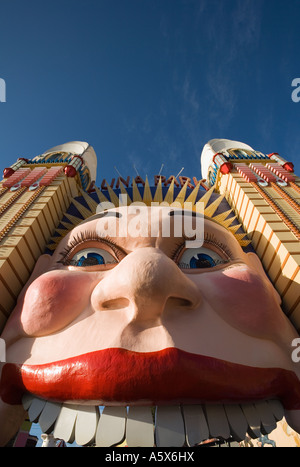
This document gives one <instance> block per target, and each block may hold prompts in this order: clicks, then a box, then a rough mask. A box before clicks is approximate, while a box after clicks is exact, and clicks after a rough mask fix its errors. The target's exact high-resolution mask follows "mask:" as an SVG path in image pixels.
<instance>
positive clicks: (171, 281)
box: [1, 207, 300, 440]
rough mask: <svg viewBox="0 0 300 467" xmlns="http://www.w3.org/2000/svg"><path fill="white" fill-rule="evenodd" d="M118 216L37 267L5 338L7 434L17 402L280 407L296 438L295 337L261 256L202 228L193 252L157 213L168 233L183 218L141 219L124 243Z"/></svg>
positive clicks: (144, 214)
mask: <svg viewBox="0 0 300 467" xmlns="http://www.w3.org/2000/svg"><path fill="white" fill-rule="evenodd" d="M126 209H127V208H126V207H120V208H117V209H112V210H110V211H108V213H107V215H103V214H102V215H96V216H93V217H91V218H89V219H88V220H86V221H84V222H83V223H82V224H80V225H79V226H77V227H76V228H74V229H73V231H72V232H71V233H70V234H69V235H68V236H66V237H65V238H64V239H63V240H62V241H61V243H60V244H59V246H58V247H57V249H56V251H55V253H54V255H53V256H52V257H50V256H48V255H43V256H42V257H40V259H39V260H38V263H37V265H36V268H35V270H34V272H33V274H32V277H31V279H30V281H29V282H28V284H27V285H26V287H25V288H24V290H23V291H22V293H21V295H20V297H19V301H18V303H17V306H16V308H15V309H14V311H13V313H12V315H11V317H10V319H9V321H8V323H7V325H6V327H5V329H4V332H3V334H2V338H3V339H5V341H6V345H7V358H6V360H7V364H5V365H2V367H3V371H2V378H1V398H2V402H1V404H2V406H1V407H2V413H3V414H4V413H8V414H9V413H10V410H13V409H14V414H15V415H11V420H16V421H15V422H13V421H11V422H7V424H6V425H7V426H6V428H5V429H6V431H7V433H10V434H11V431H12V430H13V428H11V427H10V426H11V425H14V423H16V424H17V423H19V419H20V418H21V414H22V413H23V410H22V409H21V406H20V403H21V398H22V395H23V393H24V392H28V393H31V394H33V395H35V396H37V397H38V398H41V399H43V400H48V401H55V402H61V403H68V404H83V403H84V404H86V405H91V406H93V405H106V406H126V405H129V406H131V407H132V406H141V405H142V406H146V405H149V406H152V405H156V406H175V405H177V406H178V405H181V406H182V407H185V406H186V405H188V406H190V405H193V404H194V405H195V407H196V406H197V407H198V406H199V405H200V404H202V407H210V406H212V405H213V406H214V407H215V405H216V404H225V405H226V407H228V406H229V405H230V406H233V405H235V404H236V405H238V404H239V407H243V405H242V404H249V403H250V402H251V403H257V404H258V403H259V402H262V401H263V403H264V404H265V401H268V400H274V399H276V400H280V401H281V403H282V404H283V406H284V408H285V413H286V416H287V418H288V421H289V423H290V424H291V425H292V426H293V427H294V428H295V429H296V430H299V424H298V410H299V409H300V398H299V395H300V383H299V370H298V368H297V365H296V364H295V363H293V361H292V358H291V352H292V347H291V343H292V341H293V339H294V338H296V337H298V334H297V333H296V331H295V330H294V328H293V327H292V325H291V324H290V322H289V321H288V319H287V318H286V316H285V315H284V314H283V312H282V310H281V308H280V299H279V296H278V294H277V292H276V291H275V290H274V288H273V286H272V284H271V283H270V281H269V280H268V278H267V277H266V275H265V273H264V271H263V268H262V266H261V263H260V261H259V259H258V258H257V256H256V255H255V254H253V253H247V254H246V253H245V252H244V251H243V250H242V248H241V247H240V246H239V244H238V242H237V240H236V239H235V238H234V236H233V235H232V233H230V232H229V231H227V230H226V229H225V228H223V227H222V226H220V225H219V224H217V223H215V222H213V221H212V220H209V219H205V222H204V243H203V245H202V246H201V247H197V248H196V247H194V246H193V245H191V244H189V245H190V246H187V243H186V241H185V237H184V236H182V237H178V236H176V235H175V234H174V229H173V230H172V228H171V229H170V235H168V236H165V235H163V233H162V229H161V225H162V224H160V229H159V231H158V232H153V230H152V231H151V215H153V210H155V209H160V215H162V219H167V220H168V222H170V223H171V226H172V223H174V222H175V218H177V219H178V217H180V218H181V219H183V211H180V210H177V211H176V210H175V211H174V212H175V213H176V216H175V215H174V213H173V215H172V214H170V209H168V208H146V207H144V208H140V210H139V227H140V226H141V225H146V226H147V228H146V234H145V231H144V235H142V236H141V235H136V234H134V233H133V232H132V233H130V232H129V233H127V235H126V236H124V235H122V236H121V234H120V232H119V230H118V227H117V229H116V225H117V226H118V225H119V224H120V222H121V221H122V218H125V216H126V214H127V213H126V212H125V210H126ZM127 220H128V218H127ZM182 222H183V221H182ZM203 404H206V405H203ZM270 404H271V403H270ZM245 406H246V405H245ZM208 412H209V409H208ZM244 412H245V413H246V411H244ZM11 413H12V412H11ZM227 418H228V413H227ZM228 419H229V418H228ZM229 426H230V423H229ZM248 428H249V427H248ZM3 431H4V429H3V428H2V439H3V440H5V439H6V438H5V434H3ZM229 434H230V432H229ZM231 434H232V433H231Z"/></svg>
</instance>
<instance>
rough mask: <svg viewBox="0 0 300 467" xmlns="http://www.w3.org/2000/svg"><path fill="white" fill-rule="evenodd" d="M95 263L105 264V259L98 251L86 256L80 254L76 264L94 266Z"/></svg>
mask: <svg viewBox="0 0 300 467" xmlns="http://www.w3.org/2000/svg"><path fill="white" fill-rule="evenodd" d="M96 264H105V260H104V258H103V256H102V255H99V253H88V254H87V256H86V257H85V256H81V258H80V259H79V260H78V262H77V266H95V265H96Z"/></svg>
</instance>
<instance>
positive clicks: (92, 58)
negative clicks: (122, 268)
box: [0, 0, 300, 183]
mask: <svg viewBox="0 0 300 467" xmlns="http://www.w3.org/2000/svg"><path fill="white" fill-rule="evenodd" d="M0 15H1V28H0V78H2V79H4V80H5V82H6V87H7V88H6V92H7V95H6V102H3V103H0V135H1V137H0V154H1V167H0V168H4V166H7V165H10V164H11V163H13V162H14V161H15V160H16V158H17V157H19V156H24V157H33V156H35V155H37V154H40V153H42V152H43V151H44V150H46V149H48V148H50V147H52V146H54V145H57V144H61V143H63V142H67V141H70V140H83V141H88V142H89V143H90V144H91V145H92V146H93V147H94V148H95V151H96V153H97V156H98V161H99V166H98V183H100V181H101V180H102V178H103V177H107V178H108V179H110V178H111V177H113V176H116V172H115V170H114V166H117V168H118V170H119V171H120V173H121V174H122V175H123V176H124V177H125V176H127V175H134V174H135V172H134V169H133V164H135V165H136V167H137V169H138V171H139V173H140V175H141V176H145V174H146V173H147V174H148V175H149V176H152V175H153V174H155V173H158V171H159V169H160V167H161V164H162V163H163V164H164V171H163V173H164V174H165V175H171V174H173V175H176V174H177V173H178V172H179V171H180V170H181V168H182V167H185V170H184V172H183V173H182V175H188V176H197V177H200V175H201V173H200V163H199V156H200V153H201V150H202V147H203V146H204V144H205V143H206V142H207V141H208V140H209V139H211V138H229V139H237V140H240V141H243V142H245V143H248V144H250V145H251V146H252V147H254V148H255V149H258V150H261V151H262V152H264V153H270V152H278V153H280V154H281V155H282V156H283V157H285V158H286V159H288V160H291V161H293V162H294V164H295V166H296V168H297V172H298V174H300V131H299V129H300V102H299V103H295V102H293V101H292V99H291V94H292V91H293V88H292V87H291V83H292V80H293V79H294V78H297V77H299V78H300V58H299V56H300V55H299V54H300V32H299V31H300V0H284V1H283V0H51V1H48V0H47V1H46V0H45V1H41V0H26V1H25V0H0Z"/></svg>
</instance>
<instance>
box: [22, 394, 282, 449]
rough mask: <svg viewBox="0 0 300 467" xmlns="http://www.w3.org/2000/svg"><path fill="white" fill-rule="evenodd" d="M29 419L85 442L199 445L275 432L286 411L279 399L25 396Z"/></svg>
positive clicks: (62, 436)
mask: <svg viewBox="0 0 300 467" xmlns="http://www.w3.org/2000/svg"><path fill="white" fill-rule="evenodd" d="M23 406H24V408H25V409H26V410H28V416H29V419H30V421H32V422H38V423H39V424H40V427H41V429H42V431H43V433H52V432H53V435H54V437H55V438H58V439H63V440H64V441H66V442H69V443H72V442H74V441H75V442H76V443H77V444H78V445H80V446H86V445H96V446H98V447H111V446H117V445H120V444H121V443H122V442H123V441H124V440H126V445H127V446H129V447H153V446H157V447H182V446H191V447H192V446H196V445H197V444H201V443H203V442H204V441H206V440H208V439H221V440H229V441H238V442H239V441H243V440H244V439H245V438H246V435H247V434H248V435H249V436H250V437H251V438H253V439H255V438H258V437H260V436H262V435H266V434H269V433H271V432H272V431H273V430H274V429H275V428H276V424H277V422H278V421H279V420H281V419H282V418H283V416H284V410H283V407H282V405H281V403H280V402H279V401H278V400H275V399H274V400H269V401H259V402H256V403H253V404H250V403H248V404H246V403H245V404H235V405H233V404H231V405H230V404H224V405H223V404H220V405H217V404H201V405H181V406H175V405H174V406H156V407H149V406H147V407H145V406H127V407H126V406H105V407H98V406H91V405H78V404H65V403H64V404H62V403H57V402H50V401H46V400H43V399H39V398H36V397H35V396H33V395H31V394H28V393H27V394H26V395H24V397H23Z"/></svg>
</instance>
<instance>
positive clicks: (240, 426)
mask: <svg viewBox="0 0 300 467" xmlns="http://www.w3.org/2000/svg"><path fill="white" fill-rule="evenodd" d="M224 409H225V412H226V415H227V419H228V422H229V426H230V433H231V435H232V436H233V438H234V439H235V440H236V441H243V440H244V439H245V437H246V432H247V428H248V423H247V420H246V417H245V415H244V413H243V411H242V409H241V407H240V406H239V405H224Z"/></svg>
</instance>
